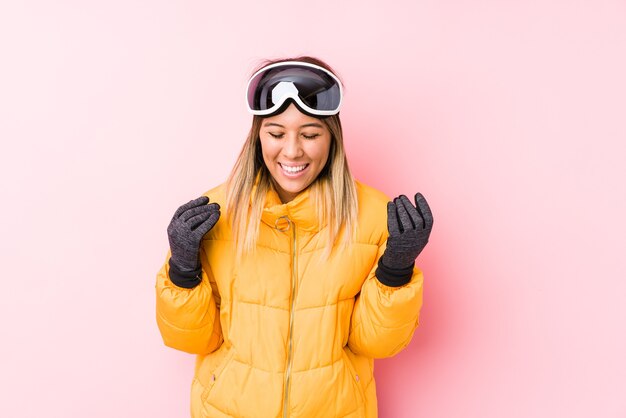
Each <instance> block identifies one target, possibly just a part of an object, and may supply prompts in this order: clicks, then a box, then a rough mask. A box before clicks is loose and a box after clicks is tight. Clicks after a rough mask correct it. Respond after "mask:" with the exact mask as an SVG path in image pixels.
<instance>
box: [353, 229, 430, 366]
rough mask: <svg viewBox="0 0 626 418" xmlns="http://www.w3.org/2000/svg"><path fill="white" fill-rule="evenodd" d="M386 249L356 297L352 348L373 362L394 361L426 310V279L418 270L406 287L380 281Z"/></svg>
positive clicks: (378, 257)
mask: <svg viewBox="0 0 626 418" xmlns="http://www.w3.org/2000/svg"><path fill="white" fill-rule="evenodd" d="M385 247H386V241H385V242H384V243H383V244H382V245H380V246H379V247H378V254H377V257H376V262H375V263H374V266H373V267H372V269H371V271H370V272H369V274H368V276H367V278H366V279H365V282H364V283H363V286H362V287H361V291H360V293H359V294H358V295H357V297H356V301H355V304H354V308H353V312H352V318H351V319H350V334H349V336H348V347H349V348H350V350H352V351H353V352H354V353H357V354H361V355H364V356H367V357H371V358H384V357H391V356H393V355H395V354H397V353H398V352H400V351H401V350H402V349H403V348H404V347H406V346H407V345H408V344H409V342H410V341H411V338H412V337H413V333H414V332H415V329H416V328H417V326H418V325H419V312H420V309H421V307H422V292H423V287H422V285H423V276H422V272H421V271H420V270H419V269H418V268H417V267H414V268H413V275H412V276H411V281H410V282H409V283H407V284H405V285H404V286H400V287H390V286H386V285H384V284H382V283H381V282H380V281H378V279H377V278H376V268H377V265H378V260H379V259H380V257H382V255H383V252H384V250H385Z"/></svg>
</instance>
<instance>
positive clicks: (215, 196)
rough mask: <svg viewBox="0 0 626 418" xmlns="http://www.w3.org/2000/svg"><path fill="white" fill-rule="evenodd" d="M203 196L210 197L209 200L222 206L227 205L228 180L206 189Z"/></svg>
mask: <svg viewBox="0 0 626 418" xmlns="http://www.w3.org/2000/svg"><path fill="white" fill-rule="evenodd" d="M202 196H206V197H208V198H209V202H216V203H217V204H219V205H220V207H224V205H226V182H224V183H221V184H219V185H217V186H215V187H213V188H212V189H209V190H207V191H205V192H204V193H202Z"/></svg>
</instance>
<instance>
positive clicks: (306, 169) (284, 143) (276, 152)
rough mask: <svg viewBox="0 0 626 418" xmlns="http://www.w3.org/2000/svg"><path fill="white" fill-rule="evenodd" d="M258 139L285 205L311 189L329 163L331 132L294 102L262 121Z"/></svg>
mask: <svg viewBox="0 0 626 418" xmlns="http://www.w3.org/2000/svg"><path fill="white" fill-rule="evenodd" d="M259 137H260V139H261V148H262V150H263V161H265V165H266V166H267V168H268V170H269V171H270V173H271V175H272V177H273V178H274V182H275V184H276V191H277V192H278V196H280V199H281V200H282V202H283V203H287V202H290V201H291V200H293V198H295V197H296V196H297V195H298V193H300V192H301V191H303V190H304V189H306V188H307V187H309V186H310V185H311V183H313V182H314V181H315V179H316V178H317V176H318V174H319V173H320V172H321V171H322V169H323V168H324V166H325V165H326V161H327V160H328V153H329V150H330V141H331V134H330V131H329V130H328V128H327V127H326V125H325V124H324V123H323V122H321V121H320V120H319V119H316V118H313V117H311V116H307V115H305V114H304V113H302V112H300V111H299V110H298V108H297V107H296V106H295V105H294V104H293V103H292V104H291V105H289V107H288V108H287V109H286V110H285V111H284V112H283V113H281V114H278V115H275V116H271V117H269V118H265V119H263V122H262V124H261V130H260V132H259Z"/></svg>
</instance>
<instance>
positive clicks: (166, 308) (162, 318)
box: [156, 251, 223, 354]
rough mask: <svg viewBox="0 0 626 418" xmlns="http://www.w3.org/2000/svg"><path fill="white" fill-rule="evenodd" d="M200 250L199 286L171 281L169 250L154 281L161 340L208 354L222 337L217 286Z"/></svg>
mask: <svg viewBox="0 0 626 418" xmlns="http://www.w3.org/2000/svg"><path fill="white" fill-rule="evenodd" d="M200 254H201V259H200V261H201V264H202V281H201V282H200V284H199V285H198V286H196V287H194V288H192V289H185V288H182V287H178V286H176V285H175V284H174V283H172V281H171V280H170V277H169V259H170V257H171V252H169V251H168V254H167V257H166V259H165V263H164V264H163V266H162V267H161V269H160V270H159V272H158V273H157V281H156V320H157V325H158V327H159V331H160V332H161V336H162V337H163V342H164V343H165V345H166V346H168V347H172V348H175V349H178V350H182V351H186V352H188V353H192V354H208V353H210V352H212V351H214V350H216V349H217V348H218V347H219V346H220V345H221V343H222V341H223V336H222V328H221V325H220V315H219V295H218V294H217V287H216V286H212V285H211V282H213V284H214V281H213V280H210V277H209V273H208V272H207V271H208V269H206V268H205V266H206V264H205V263H206V259H205V258H203V257H202V251H201V252H200ZM213 287H215V288H213Z"/></svg>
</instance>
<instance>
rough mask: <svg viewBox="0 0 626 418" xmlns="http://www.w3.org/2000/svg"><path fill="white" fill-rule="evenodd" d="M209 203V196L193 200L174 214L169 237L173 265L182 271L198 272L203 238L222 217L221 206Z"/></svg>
mask: <svg viewBox="0 0 626 418" xmlns="http://www.w3.org/2000/svg"><path fill="white" fill-rule="evenodd" d="M207 203H209V198H208V197H207V196H201V197H199V198H197V199H194V200H191V201H189V202H187V203H185V204H184V205H182V206H181V207H179V208H178V209H177V210H176V212H175V213H174V217H173V218H172V220H171V222H170V224H169V226H168V227H167V236H168V239H169V242H170V250H171V252H172V257H171V260H170V263H173V264H174V265H175V266H176V267H177V268H178V269H179V270H181V271H193V270H197V269H198V267H199V266H200V262H199V260H198V255H199V251H200V242H201V241H202V237H203V236H204V235H205V234H206V233H207V232H209V231H210V230H211V228H213V226H214V225H215V224H216V223H217V220H218V219H219V217H220V206H219V205H218V204H217V203H211V204H207Z"/></svg>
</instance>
